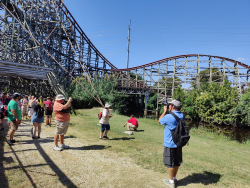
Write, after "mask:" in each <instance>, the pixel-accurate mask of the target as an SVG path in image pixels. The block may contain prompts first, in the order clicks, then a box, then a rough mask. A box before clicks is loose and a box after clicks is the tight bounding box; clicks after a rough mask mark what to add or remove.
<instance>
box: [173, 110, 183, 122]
mask: <svg viewBox="0 0 250 188" xmlns="http://www.w3.org/2000/svg"><path fill="white" fill-rule="evenodd" d="M170 114H171V115H172V116H174V118H175V119H176V120H177V121H178V122H179V121H181V119H180V118H179V117H178V116H177V115H175V113H173V112H171V113H170ZM182 114H183V113H182ZM184 119H185V115H184V114H183V120H184Z"/></svg>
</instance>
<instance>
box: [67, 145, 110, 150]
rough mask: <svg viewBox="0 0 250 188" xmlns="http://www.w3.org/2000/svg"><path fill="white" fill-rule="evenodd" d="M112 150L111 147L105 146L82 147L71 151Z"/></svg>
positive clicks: (71, 148) (73, 148) (72, 148)
mask: <svg viewBox="0 0 250 188" xmlns="http://www.w3.org/2000/svg"><path fill="white" fill-rule="evenodd" d="M108 148H111V146H104V145H91V146H82V147H70V148H69V149H70V150H103V149H108Z"/></svg>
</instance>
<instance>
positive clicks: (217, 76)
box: [191, 67, 228, 90]
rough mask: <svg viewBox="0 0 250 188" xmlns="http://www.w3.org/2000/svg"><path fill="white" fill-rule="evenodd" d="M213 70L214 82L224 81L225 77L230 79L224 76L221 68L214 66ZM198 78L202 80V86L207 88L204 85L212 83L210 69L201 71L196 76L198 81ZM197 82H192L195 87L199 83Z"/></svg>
mask: <svg viewBox="0 0 250 188" xmlns="http://www.w3.org/2000/svg"><path fill="white" fill-rule="evenodd" d="M211 72H212V82H223V79H224V80H228V77H227V76H225V77H224V78H223V73H221V72H220V71H219V69H218V68H216V67H213V68H212V69H211ZM198 77H199V79H198ZM197 79H198V81H199V82H200V87H201V88H202V89H203V90H204V89H205V88H204V87H206V86H207V84H208V83H210V69H205V70H203V71H200V73H199V74H198V75H197V76H196V77H195V78H194V81H195V82H196V81H197ZM195 82H192V84H191V85H192V86H193V88H196V87H197V84H196V83H195Z"/></svg>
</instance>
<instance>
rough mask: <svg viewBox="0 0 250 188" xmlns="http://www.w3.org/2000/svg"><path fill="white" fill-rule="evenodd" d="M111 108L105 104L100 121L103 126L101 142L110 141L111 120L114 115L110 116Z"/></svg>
mask: <svg viewBox="0 0 250 188" xmlns="http://www.w3.org/2000/svg"><path fill="white" fill-rule="evenodd" d="M109 108H110V105H109V104H105V108H104V109H103V111H102V117H101V119H100V121H99V123H100V124H101V132H100V138H99V140H102V139H103V138H105V139H109V138H108V132H109V130H110V125H109V118H111V117H112V115H110V113H109ZM104 131H105V134H104V136H103V133H104Z"/></svg>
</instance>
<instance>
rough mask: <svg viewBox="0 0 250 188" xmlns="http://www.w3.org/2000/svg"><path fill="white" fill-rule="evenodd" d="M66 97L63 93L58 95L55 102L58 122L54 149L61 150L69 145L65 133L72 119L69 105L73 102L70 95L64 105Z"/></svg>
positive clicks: (56, 120) (56, 121)
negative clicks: (65, 139) (65, 142)
mask: <svg viewBox="0 0 250 188" xmlns="http://www.w3.org/2000/svg"><path fill="white" fill-rule="evenodd" d="M64 100H65V97H64V96H63V95H61V94H60V95H57V96H56V99H55V104H54V106H53V110H54V113H55V123H56V132H55V136H54V143H55V146H54V150H56V151H61V150H62V149H68V148H69V146H66V145H65V144H64V135H65V134H66V133H67V130H68V127H69V121H70V113H69V112H70V111H69V107H70V105H71V102H72V98H71V97H70V98H69V100H68V102H67V103H66V104H65V105H63V104H62V103H63V102H64ZM59 138H60V146H59V147H58V139H59Z"/></svg>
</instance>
